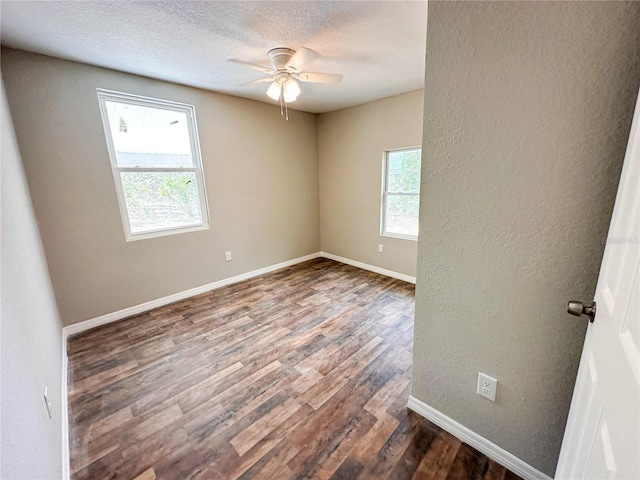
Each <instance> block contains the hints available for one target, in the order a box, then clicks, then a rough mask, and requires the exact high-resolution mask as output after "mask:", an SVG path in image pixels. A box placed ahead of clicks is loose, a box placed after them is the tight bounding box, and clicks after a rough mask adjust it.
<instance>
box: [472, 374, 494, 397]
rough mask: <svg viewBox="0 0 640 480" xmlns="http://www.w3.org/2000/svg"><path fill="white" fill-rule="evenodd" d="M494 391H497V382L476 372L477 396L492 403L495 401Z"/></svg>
mask: <svg viewBox="0 0 640 480" xmlns="http://www.w3.org/2000/svg"><path fill="white" fill-rule="evenodd" d="M496 390H498V380H496V379H495V378H493V377H490V376H489V375H485V374H484V373H480V372H478V390H477V392H476V393H477V394H478V395H480V396H482V397H485V398H488V399H489V400H491V401H492V402H495V401H496Z"/></svg>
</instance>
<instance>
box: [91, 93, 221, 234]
mask: <svg viewBox="0 0 640 480" xmlns="http://www.w3.org/2000/svg"><path fill="white" fill-rule="evenodd" d="M98 100H99V102H100V111H101V113H102V122H103V124H104V130H105V135H106V138H107V148H108V150H109V157H110V159H111V168H112V170H113V178H114V181H115V185H116V192H117V195H118V201H119V203H120V213H121V215H122V222H123V223H124V230H125V234H126V239H127V241H130V240H138V239H142V238H151V237H157V236H161V235H170V234H173V233H183V232H189V231H194V230H203V229H206V228H209V213H208V210H207V201H206V193H205V189H204V181H203V175H202V160H201V158H200V144H199V141H198V131H197V129H196V115H195V109H194V107H193V106H192V105H185V104H181V103H174V102H169V101H164V100H156V99H152V98H146V97H139V96H136V95H129V94H125V93H118V92H110V91H107V90H101V89H98Z"/></svg>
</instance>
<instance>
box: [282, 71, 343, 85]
mask: <svg viewBox="0 0 640 480" xmlns="http://www.w3.org/2000/svg"><path fill="white" fill-rule="evenodd" d="M294 77H296V78H297V79H298V80H300V81H301V82H308V83H340V82H341V81H342V75H336V74H334V73H313V72H305V73H298V74H296V75H294Z"/></svg>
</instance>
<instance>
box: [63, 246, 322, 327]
mask: <svg viewBox="0 0 640 480" xmlns="http://www.w3.org/2000/svg"><path fill="white" fill-rule="evenodd" d="M320 256H322V254H321V253H320V252H316V253H312V254H310V255H305V256H304V257H298V258H294V259H293V260H287V261H286V262H282V263H277V264H275V265H270V266H268V267H264V268H260V269H258V270H253V271H251V272H247V273H242V274H240V275H236V276H234V277H229V278H224V279H222V280H218V281H217V282H212V283H208V284H206V285H202V286H200V287H196V288H192V289H189V290H185V291H184V292H178V293H174V294H172V295H167V296H166V297H162V298H158V299H156V300H151V301H150V302H145V303H141V304H139V305H134V306H132V307H128V308H124V309H122V310H118V311H117V312H112V313H107V314H106V315H101V316H99V317H95V318H91V319H89V320H84V321H82V322H79V323H74V324H73V325H69V326H67V327H64V330H65V333H66V335H67V336H68V337H69V336H71V335H75V334H77V333H80V332H84V331H86V330H90V329H92V328H95V327H99V326H101V325H106V324H107V323H111V322H115V321H117V320H122V319H123V318H127V317H131V316H133V315H138V314H139V313H144V312H148V311H149V310H153V309H154V308H158V307H164V306H165V305H169V304H170V303H174V302H178V301H180V300H184V299H185V298H189V297H193V296H195V295H199V294H201V293H204V292H208V291H210V290H215V289H217V288H220V287H225V286H227V285H231V284H233V283H238V282H242V281H243V280H248V279H250V278H253V277H257V276H259V275H264V274H265V273H269V272H273V271H275V270H280V269H281V268H286V267H290V266H292V265H296V264H298V263H302V262H306V261H308V260H313V259H314V258H318V257H320Z"/></svg>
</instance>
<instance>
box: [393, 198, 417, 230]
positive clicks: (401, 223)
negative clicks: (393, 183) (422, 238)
mask: <svg viewBox="0 0 640 480" xmlns="http://www.w3.org/2000/svg"><path fill="white" fill-rule="evenodd" d="M419 198H420V197H418V196H417V195H416V196H413V195H409V196H407V195H393V194H389V195H387V208H386V212H385V214H386V218H385V233H399V234H402V235H414V236H417V235H418V208H419V204H420V201H419Z"/></svg>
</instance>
